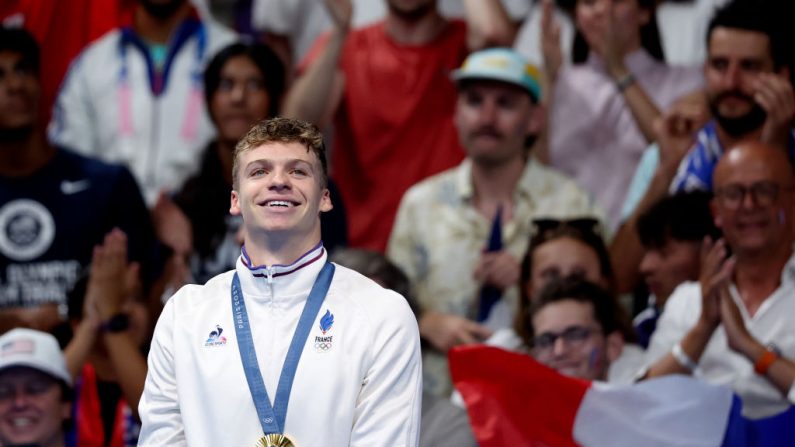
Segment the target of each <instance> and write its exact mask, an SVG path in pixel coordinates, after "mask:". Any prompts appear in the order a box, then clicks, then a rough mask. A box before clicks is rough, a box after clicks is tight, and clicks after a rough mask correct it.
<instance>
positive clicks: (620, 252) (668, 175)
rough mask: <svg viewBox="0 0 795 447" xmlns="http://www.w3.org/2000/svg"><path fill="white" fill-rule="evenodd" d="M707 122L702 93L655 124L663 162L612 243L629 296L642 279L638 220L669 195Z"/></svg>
mask: <svg viewBox="0 0 795 447" xmlns="http://www.w3.org/2000/svg"><path fill="white" fill-rule="evenodd" d="M707 119H708V113H707V111H706V105H705V104H704V103H703V93H701V92H695V93H693V94H690V95H687V96H685V97H683V98H680V99H679V100H677V101H676V102H675V103H674V104H673V105H672V106H671V108H670V109H669V110H668V111H666V113H665V114H664V115H663V116H662V117H661V118H660V119H658V120H656V122H655V135H656V139H657V142H658V146H659V151H660V162H659V163H658V165H657V168H656V169H655V170H654V174H653V175H652V178H651V181H650V183H649V186H648V188H647V189H646V192H645V193H644V194H643V196H642V198H641V199H640V202H638V205H637V206H636V207H635V210H634V211H633V212H632V214H631V215H630V216H629V218H627V220H626V221H624V222H623V223H622V224H621V226H620V227H619V228H618V231H617V232H616V236H615V238H614V239H613V242H612V243H611V244H610V260H611V262H612V263H613V271H614V272H615V277H616V286H617V290H618V292H619V293H630V292H631V291H632V290H633V289H634V287H635V286H636V285H637V283H638V281H639V279H640V272H639V270H638V266H639V265H640V261H641V258H643V253H644V250H643V246H642V245H641V243H640V238H639V236H638V232H637V221H638V219H639V218H640V216H641V215H643V213H645V212H646V211H647V210H648V209H649V208H651V206H652V205H654V204H655V203H656V202H658V201H659V200H661V199H662V198H663V197H666V196H667V195H668V190H669V187H670V185H671V182H672V181H673V179H674V177H675V176H676V173H677V170H678V169H679V164H680V163H681V161H682V159H683V158H684V157H685V155H686V154H687V152H688V151H689V150H690V148H691V147H692V146H693V143H694V141H695V134H696V132H697V131H698V129H700V128H701V126H703V125H704V123H705V122H706V121H707Z"/></svg>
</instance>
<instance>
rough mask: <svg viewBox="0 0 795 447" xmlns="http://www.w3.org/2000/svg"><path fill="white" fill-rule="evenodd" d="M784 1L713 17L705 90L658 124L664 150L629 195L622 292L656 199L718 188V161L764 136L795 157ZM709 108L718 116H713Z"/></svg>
mask: <svg viewBox="0 0 795 447" xmlns="http://www.w3.org/2000/svg"><path fill="white" fill-rule="evenodd" d="M785 3H789V2H770V3H767V4H765V6H764V7H760V6H759V2H757V1H755V0H734V1H732V2H730V3H728V4H727V5H725V6H724V7H722V8H721V9H719V10H718V11H717V12H716V13H715V15H714V17H713V18H712V20H711V22H710V25H709V29H708V32H707V36H706V41H707V60H706V61H705V62H704V81H705V93H706V95H704V94H703V93H699V94H696V95H689V97H688V98H682V100H680V101H677V103H676V104H675V105H674V106H673V107H672V108H671V110H668V111H666V112H665V114H664V115H663V117H662V119H661V120H660V121H659V123H658V124H657V125H656V132H657V143H658V145H659V150H655V149H653V148H650V149H649V150H647V154H648V155H644V157H643V160H642V161H641V163H640V165H639V166H638V171H639V172H636V174H635V179H634V180H633V185H632V186H631V187H630V191H629V193H628V195H627V197H628V199H630V200H629V203H628V204H626V205H625V210H624V212H623V214H624V216H625V217H626V219H625V221H624V223H623V224H622V226H621V227H620V228H619V230H618V232H617V233H616V237H615V239H614V240H613V244H612V246H611V247H610V252H611V259H612V261H613V265H614V267H615V271H616V279H617V283H618V287H619V292H622V293H623V292H630V291H632V290H633V288H634V287H635V285H636V283H637V282H638V281H639V280H640V273H639V271H638V265H639V264H640V260H641V257H642V256H643V248H642V246H641V244H640V241H639V240H638V238H637V234H636V230H635V227H636V225H637V218H638V216H639V215H640V214H641V213H643V212H644V211H645V210H647V209H648V208H649V207H650V206H651V205H652V204H653V203H655V202H656V201H657V200H659V199H661V198H662V197H665V196H666V195H668V194H669V191H670V192H678V191H690V190H694V189H703V190H709V189H711V187H712V171H713V169H714V168H715V164H716V163H717V161H718V159H720V157H722V156H723V154H724V151H725V149H728V148H730V147H732V146H734V145H735V144H737V143H738V142H740V141H743V140H756V141H762V142H765V143H769V144H774V145H776V146H779V147H780V148H781V149H782V150H786V151H788V152H789V153H790V154H795V139H793V137H792V129H791V127H792V122H793V118H794V117H795V93H793V87H792V83H791V79H790V67H789V65H788V64H789V61H788V56H787V36H786V35H785V34H782V32H781V30H780V29H778V27H777V24H778V23H779V22H780V21H779V20H777V17H776V16H777V15H778V16H779V17H788V16H787V15H786V14H782V13H781V12H780V11H779V8H780V7H781V6H782V5H783V4H785ZM710 112H711V115H712V117H713V118H714V119H712V120H709V121H708V117H709V115H710ZM705 122H706V124H704V123H705ZM633 202H634V203H633ZM633 209H634V211H633Z"/></svg>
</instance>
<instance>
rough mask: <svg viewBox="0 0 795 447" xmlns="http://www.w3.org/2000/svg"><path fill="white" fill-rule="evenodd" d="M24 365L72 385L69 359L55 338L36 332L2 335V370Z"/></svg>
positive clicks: (0, 365) (20, 331) (18, 330)
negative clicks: (67, 361)
mask: <svg viewBox="0 0 795 447" xmlns="http://www.w3.org/2000/svg"><path fill="white" fill-rule="evenodd" d="M15 366H25V367H28V368H33V369H36V370H39V371H41V372H44V373H47V374H49V375H51V376H53V377H55V378H56V379H59V380H63V381H64V382H66V384H67V385H70V386H71V385H72V377H71V376H70V375H69V371H68V370H67V369H66V360H65V359H64V356H63V352H61V348H60V347H59V346H58V341H57V340H55V337H53V336H52V335H50V334H48V333H46V332H40V331H34V330H33V329H22V328H18V329H12V330H10V331H8V332H6V333H5V334H3V335H2V336H0V371H2V370H4V369H7V368H12V367H15Z"/></svg>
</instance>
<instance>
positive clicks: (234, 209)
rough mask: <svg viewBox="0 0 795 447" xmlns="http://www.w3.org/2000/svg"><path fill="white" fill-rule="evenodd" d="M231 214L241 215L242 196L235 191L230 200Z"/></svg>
mask: <svg viewBox="0 0 795 447" xmlns="http://www.w3.org/2000/svg"><path fill="white" fill-rule="evenodd" d="M229 214H231V215H233V216H239V215H240V196H239V195H238V194H237V191H235V190H234V189H233V190H232V195H231V197H230V198H229Z"/></svg>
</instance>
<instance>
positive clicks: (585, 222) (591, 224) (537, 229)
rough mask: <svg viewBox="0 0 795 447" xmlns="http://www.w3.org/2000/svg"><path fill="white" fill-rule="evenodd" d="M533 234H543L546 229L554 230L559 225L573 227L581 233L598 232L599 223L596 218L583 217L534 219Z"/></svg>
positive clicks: (559, 226)
mask: <svg viewBox="0 0 795 447" xmlns="http://www.w3.org/2000/svg"><path fill="white" fill-rule="evenodd" d="M532 224H533V234H534V235H543V234H544V233H547V232H548V231H552V230H556V229H558V228H561V227H569V228H573V229H575V230H577V231H580V232H581V233H593V234H598V233H599V232H600V225H599V221H598V220H597V219H594V218H592V217H584V218H579V219H534V220H533V222H532Z"/></svg>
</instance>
